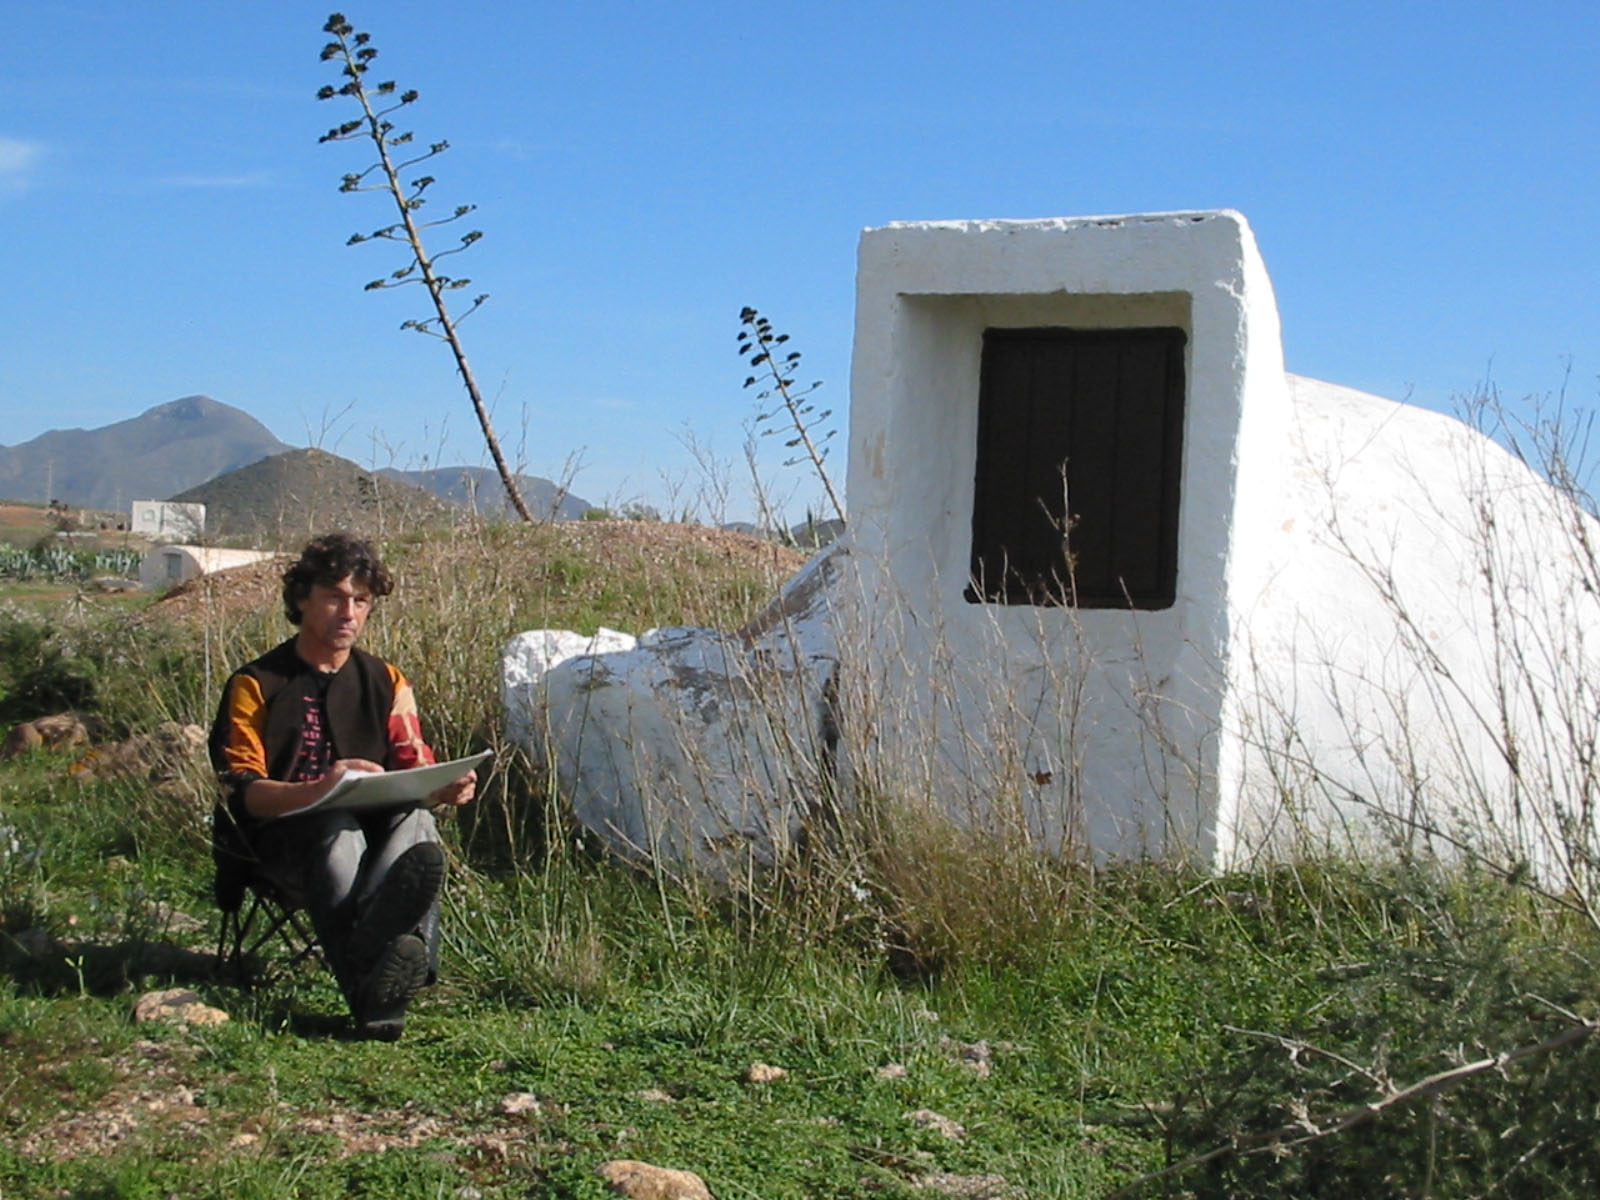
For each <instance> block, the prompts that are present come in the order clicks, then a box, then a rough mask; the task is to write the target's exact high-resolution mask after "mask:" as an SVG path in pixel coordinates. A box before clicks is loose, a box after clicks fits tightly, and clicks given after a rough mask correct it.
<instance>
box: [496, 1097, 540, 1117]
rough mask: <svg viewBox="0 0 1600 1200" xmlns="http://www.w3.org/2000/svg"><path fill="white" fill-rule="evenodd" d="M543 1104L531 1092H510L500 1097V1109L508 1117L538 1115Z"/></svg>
mask: <svg viewBox="0 0 1600 1200" xmlns="http://www.w3.org/2000/svg"><path fill="white" fill-rule="evenodd" d="M542 1108H543V1106H542V1105H541V1104H540V1103H539V1097H537V1096H535V1095H534V1094H533V1093H532V1092H511V1093H510V1094H509V1095H505V1096H502V1097H500V1111H501V1112H503V1113H504V1114H505V1115H506V1116H508V1117H520V1116H523V1115H528V1116H535V1117H536V1116H538V1115H539V1113H540V1111H541V1110H542Z"/></svg>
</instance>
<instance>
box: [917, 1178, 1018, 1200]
mask: <svg viewBox="0 0 1600 1200" xmlns="http://www.w3.org/2000/svg"><path fill="white" fill-rule="evenodd" d="M916 1186H917V1187H919V1188H925V1189H927V1190H928V1191H930V1192H938V1193H939V1194H940V1195H941V1196H951V1197H955V1200H1022V1197H1023V1191H1022V1189H1021V1188H1018V1187H1013V1186H1012V1185H1011V1184H1009V1183H1007V1182H1006V1180H1005V1176H1003V1175H951V1174H948V1173H946V1172H944V1171H935V1172H933V1173H932V1174H930V1175H924V1176H923V1177H922V1178H921V1179H919V1180H917V1183H916Z"/></svg>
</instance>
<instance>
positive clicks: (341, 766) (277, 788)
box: [244, 758, 383, 817]
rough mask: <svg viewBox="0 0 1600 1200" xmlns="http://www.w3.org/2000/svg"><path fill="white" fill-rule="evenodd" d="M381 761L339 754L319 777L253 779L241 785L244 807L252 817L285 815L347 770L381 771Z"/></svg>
mask: <svg viewBox="0 0 1600 1200" xmlns="http://www.w3.org/2000/svg"><path fill="white" fill-rule="evenodd" d="M382 770H383V765H382V764H381V763H375V762H372V761H371V760H369V759H365V758H341V759H340V760H339V761H338V762H336V763H334V764H333V766H332V767H330V768H329V769H328V773H327V774H326V775H324V776H323V777H322V778H321V779H313V780H309V781H307V782H305V783H281V782H279V781H278V780H276V779H257V780H254V781H252V782H251V784H250V786H249V787H247V788H245V792H244V807H245V811H246V812H248V813H249V814H250V815H251V816H253V817H286V816H288V815H289V814H290V813H293V812H299V811H300V810H301V809H302V808H309V807H310V806H311V805H313V804H315V803H316V802H317V801H318V800H321V799H322V798H323V797H324V796H326V795H327V794H328V793H329V792H331V791H333V788H334V785H335V784H337V783H338V782H339V780H341V779H343V778H344V777H345V775H346V773H347V772H350V771H367V772H372V771H382Z"/></svg>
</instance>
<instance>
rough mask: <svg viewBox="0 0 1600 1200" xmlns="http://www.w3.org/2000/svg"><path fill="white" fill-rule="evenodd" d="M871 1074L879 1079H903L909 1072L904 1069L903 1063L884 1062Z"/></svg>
mask: <svg viewBox="0 0 1600 1200" xmlns="http://www.w3.org/2000/svg"><path fill="white" fill-rule="evenodd" d="M873 1074H874V1075H876V1076H877V1077H878V1078H879V1079H904V1078H905V1077H906V1076H907V1075H909V1074H911V1072H910V1071H907V1070H906V1068H905V1064H904V1063H884V1064H883V1066H881V1067H879V1068H878V1069H877V1070H875V1071H874V1072H873Z"/></svg>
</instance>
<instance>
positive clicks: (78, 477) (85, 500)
mask: <svg viewBox="0 0 1600 1200" xmlns="http://www.w3.org/2000/svg"><path fill="white" fill-rule="evenodd" d="M287 449H289V447H288V446H287V445H286V444H285V443H283V442H280V441H279V440H278V439H277V438H276V437H274V436H273V435H272V433H271V432H270V431H269V430H268V429H267V427H266V426H265V425H263V424H262V423H261V422H260V421H258V420H256V419H255V418H254V417H252V416H250V414H248V413H245V412H241V411H240V410H239V409H237V408H232V407H230V406H229V405H226V404H220V403H218V402H217V401H215V400H213V399H212V398H211V397H210V396H185V397H184V398H183V399H181V400H173V401H171V402H170V403H167V404H158V405H156V407H154V408H151V409H147V410H146V411H144V412H142V413H140V414H139V415H138V416H137V417H133V418H131V419H130V420H127V421H118V422H117V423H116V424H114V425H104V426H101V427H100V428H99V429H53V430H51V431H50V432H49V433H42V434H40V435H39V436H38V437H36V438H34V439H33V440H32V441H29V442H23V443H22V444H20V445H17V446H0V496H4V497H6V498H8V499H13V500H41V501H45V500H60V501H62V503H64V504H67V505H71V506H73V507H82V508H100V509H109V510H111V511H113V512H127V511H128V509H129V507H130V505H132V503H133V502H134V501H135V500H157V499H162V498H165V497H168V496H171V495H172V493H174V492H177V491H181V490H182V489H184V488H190V487H193V486H194V485H196V484H198V483H203V482H204V481H206V480H207V479H211V478H214V477H215V476H217V475H221V474H224V473H225V472H228V471H232V470H236V469H237V468H239V467H243V466H247V465H248V464H250V463H253V462H259V461H260V460H261V459H263V458H266V457H267V456H268V455H271V454H280V453H282V452H283V451H285V450H287Z"/></svg>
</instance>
